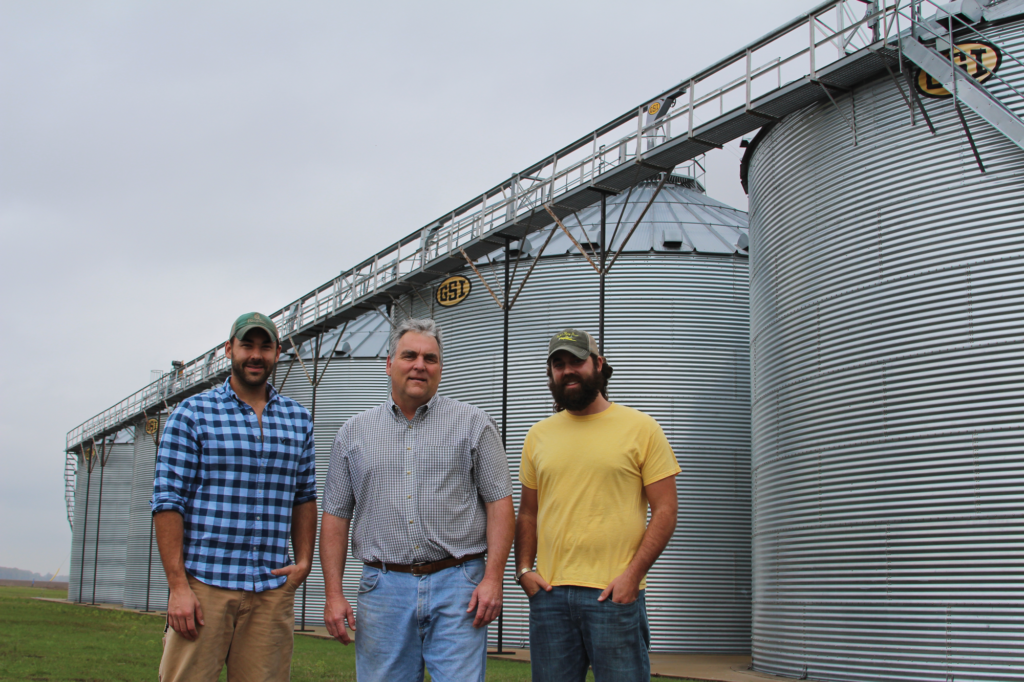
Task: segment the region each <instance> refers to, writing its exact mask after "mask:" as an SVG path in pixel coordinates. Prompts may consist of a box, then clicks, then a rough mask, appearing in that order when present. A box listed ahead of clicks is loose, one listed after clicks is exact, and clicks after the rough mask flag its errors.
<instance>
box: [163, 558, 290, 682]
mask: <svg viewBox="0 0 1024 682" xmlns="http://www.w3.org/2000/svg"><path fill="white" fill-rule="evenodd" d="M188 584H189V586H190V587H191V588H192V591H193V592H195V595H196V598H197V599H199V605H200V606H202V608H203V620H204V621H205V622H206V625H201V626H199V628H198V629H199V637H198V639H196V641H194V642H190V641H188V640H187V639H185V638H184V637H182V636H181V635H179V634H178V633H177V632H175V631H174V630H173V629H171V628H170V627H168V628H167V632H166V634H165V635H164V655H163V658H162V659H161V660H160V682H193V681H195V682H207V681H209V682H216V680H217V678H218V677H219V676H220V671H221V669H222V668H223V667H224V663H225V662H226V663H227V665H228V680H229V682H278V681H281V682H287V680H288V679H289V677H290V676H291V665H292V637H293V634H292V632H293V630H294V628H295V612H294V608H293V607H294V603H295V589H294V588H292V587H291V586H290V583H285V584H284V585H282V586H281V587H279V588H277V589H276V590H267V591H265V592H243V591H241V590H225V589H222V588H220V587H213V586H211V585H206V584H204V583H201V582H199V581H198V580H196V579H195V578H193V577H192V576H188Z"/></svg>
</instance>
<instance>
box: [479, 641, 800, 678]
mask: <svg viewBox="0 0 1024 682" xmlns="http://www.w3.org/2000/svg"><path fill="white" fill-rule="evenodd" d="M502 650H503V651H506V652H510V653H509V654H508V655H501V654H497V653H495V649H493V648H491V649H489V650H488V656H489V658H500V659H502V660H506V661H521V662H523V663H529V662H530V650H529V649H514V648H509V647H502ZM511 652H514V653H511ZM750 660H751V659H750V654H661V653H653V654H651V677H655V678H656V677H662V678H668V679H677V680H700V682H768V681H769V680H775V681H777V682H781V681H783V680H784V681H785V682H792V678H789V677H779V676H777V675H769V674H767V673H759V672H756V671H754V670H751V669H750Z"/></svg>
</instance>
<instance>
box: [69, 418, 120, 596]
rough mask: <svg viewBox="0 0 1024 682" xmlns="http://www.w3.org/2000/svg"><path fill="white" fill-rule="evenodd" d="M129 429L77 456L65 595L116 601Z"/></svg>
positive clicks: (118, 588)
mask: <svg viewBox="0 0 1024 682" xmlns="http://www.w3.org/2000/svg"><path fill="white" fill-rule="evenodd" d="M134 449H135V448H134V445H133V444H132V434H131V433H130V432H129V431H121V432H119V433H118V434H116V435H115V436H114V437H113V438H110V439H108V440H106V441H104V442H100V443H96V444H94V445H90V446H87V447H86V448H84V449H83V456H81V457H80V458H79V461H78V473H77V480H76V485H75V512H74V518H75V525H74V529H73V531H72V535H71V568H70V573H69V576H70V582H69V584H68V599H70V600H71V601H79V602H88V603H92V604H95V603H103V604H120V603H121V599H122V595H123V593H124V577H125V570H124V566H125V550H126V547H127V543H128V499H129V497H130V496H131V486H132V460H133V459H134Z"/></svg>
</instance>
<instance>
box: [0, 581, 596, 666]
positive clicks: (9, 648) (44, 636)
mask: <svg viewBox="0 0 1024 682" xmlns="http://www.w3.org/2000/svg"><path fill="white" fill-rule="evenodd" d="M65 596H66V595H65V594H64V593H62V592H57V591H55V590H42V589H33V588H29V587H0V680H19V681H20V680H33V681H36V680H38V681H42V680H47V681H53V682H57V681H61V682H65V681H67V682H111V681H121V680H153V679H156V671H157V668H158V666H159V664H160V653H161V651H162V647H161V644H160V641H161V638H162V637H163V629H164V621H163V619H162V618H158V617H154V616H146V615H141V614H138V613H133V612H130V611H117V610H113V609H93V608H88V607H83V606H76V605H72V604H57V603H53V602H42V601H37V600H36V599H34V597H48V598H51V599H52V598H58V599H59V598H61V597H65ZM355 666H356V664H355V649H354V648H353V647H352V646H347V647H345V646H341V645H340V644H338V643H337V642H334V641H331V640H325V639H314V638H312V637H303V636H296V637H295V654H294V656H293V658H292V679H293V680H301V681H302V682H307V681H309V682H319V681H321V680H323V681H325V682H326V681H327V680H331V681H332V682H334V681H337V682H348V681H350V680H351V681H354V680H355V679H356V674H355ZM221 679H225V677H224V675H221ZM529 679H530V666H529V665H526V664H523V663H516V662H513V661H495V660H493V659H491V660H489V661H488V662H487V680H488V682H518V681H519V680H529ZM588 679H592V678H590V677H588Z"/></svg>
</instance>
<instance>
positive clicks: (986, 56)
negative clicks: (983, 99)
mask: <svg viewBox="0 0 1024 682" xmlns="http://www.w3.org/2000/svg"><path fill="white" fill-rule="evenodd" d="M945 56H946V58H947V59H948V58H949V52H946V54H945ZM1002 61H1003V55H1002V54H1001V53H1000V52H999V49H998V48H996V46H995V45H992V44H991V43H986V42H982V41H976V42H972V43H960V44H959V45H955V46H954V47H953V63H955V64H956V65H957V66H958V67H960V68H962V69H964V70H966V71H967V73H969V74H970V75H971V76H973V77H974V80H976V81H978V82H979V83H984V82H985V81H987V80H988V79H989V78H991V77H992V74H993V73H995V72H996V71H997V70H998V69H999V65H1000V64H1001V63H1002ZM915 82H916V83H917V91H918V92H919V93H921V94H922V95H924V96H926V97H935V98H942V97H951V96H952V95H950V93H949V91H948V90H946V88H944V87H942V83H940V82H938V81H937V80H935V79H934V78H932V77H931V75H930V74H928V73H926V72H925V70H924V69H918V71H917V78H916V79H915Z"/></svg>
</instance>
